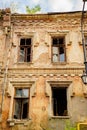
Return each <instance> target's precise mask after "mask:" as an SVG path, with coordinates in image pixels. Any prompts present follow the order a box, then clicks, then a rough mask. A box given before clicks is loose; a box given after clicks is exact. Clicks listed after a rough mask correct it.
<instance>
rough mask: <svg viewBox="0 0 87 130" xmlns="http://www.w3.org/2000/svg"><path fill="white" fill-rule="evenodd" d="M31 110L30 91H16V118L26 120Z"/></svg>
mask: <svg viewBox="0 0 87 130" xmlns="http://www.w3.org/2000/svg"><path fill="white" fill-rule="evenodd" d="M28 109H29V90H28V89H16V92H15V97H14V118H15V119H26V118H28Z"/></svg>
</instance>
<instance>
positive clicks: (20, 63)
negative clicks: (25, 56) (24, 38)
mask: <svg viewBox="0 0 87 130" xmlns="http://www.w3.org/2000/svg"><path fill="white" fill-rule="evenodd" d="M17 64H19V65H20V64H33V62H18V63H17Z"/></svg>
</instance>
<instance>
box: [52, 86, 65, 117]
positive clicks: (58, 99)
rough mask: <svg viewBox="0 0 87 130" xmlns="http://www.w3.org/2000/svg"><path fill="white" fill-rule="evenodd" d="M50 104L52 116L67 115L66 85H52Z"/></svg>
mask: <svg viewBox="0 0 87 130" xmlns="http://www.w3.org/2000/svg"><path fill="white" fill-rule="evenodd" d="M52 104H53V115H54V116H67V88H66V87H52Z"/></svg>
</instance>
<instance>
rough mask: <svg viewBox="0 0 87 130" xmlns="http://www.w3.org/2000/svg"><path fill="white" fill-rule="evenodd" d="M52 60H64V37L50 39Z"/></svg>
mask: <svg viewBox="0 0 87 130" xmlns="http://www.w3.org/2000/svg"><path fill="white" fill-rule="evenodd" d="M52 61H53V62H64V61H65V44H64V38H53V39H52Z"/></svg>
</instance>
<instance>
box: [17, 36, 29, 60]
mask: <svg viewBox="0 0 87 130" xmlns="http://www.w3.org/2000/svg"><path fill="white" fill-rule="evenodd" d="M19 61H20V62H30V61H31V38H27V39H24V38H23V39H21V40H20V58H19Z"/></svg>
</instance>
